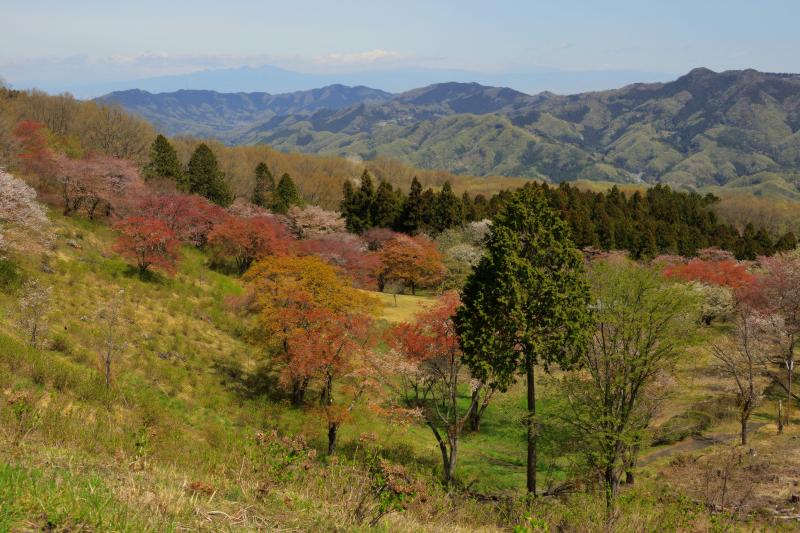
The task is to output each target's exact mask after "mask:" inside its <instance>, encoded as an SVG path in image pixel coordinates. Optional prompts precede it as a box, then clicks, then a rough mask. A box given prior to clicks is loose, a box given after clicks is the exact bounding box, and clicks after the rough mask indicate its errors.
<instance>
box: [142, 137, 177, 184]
mask: <svg viewBox="0 0 800 533" xmlns="http://www.w3.org/2000/svg"><path fill="white" fill-rule="evenodd" d="M144 177H145V178H146V179H155V178H169V179H171V180H173V181H175V183H176V184H177V185H178V186H179V187H181V188H183V187H185V185H186V183H185V181H184V178H185V176H184V174H183V168H181V162H180V161H178V153H177V152H176V151H175V148H174V147H173V146H172V144H170V142H169V141H168V140H167V138H166V137H164V136H163V135H161V134H159V135H158V136H157V137H156V139H155V140H154V141H153V144H152V145H150V160H149V161H148V162H147V165H145V167H144Z"/></svg>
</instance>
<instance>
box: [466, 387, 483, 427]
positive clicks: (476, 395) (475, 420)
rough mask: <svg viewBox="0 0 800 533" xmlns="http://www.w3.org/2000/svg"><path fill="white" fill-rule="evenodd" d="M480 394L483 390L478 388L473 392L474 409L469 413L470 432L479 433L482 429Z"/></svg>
mask: <svg viewBox="0 0 800 533" xmlns="http://www.w3.org/2000/svg"><path fill="white" fill-rule="evenodd" d="M480 394H481V389H480V387H478V388H477V389H475V390H474V391H472V409H471V410H470V412H469V430H470V431H475V432H478V431H480V429H481V412H480V405H479V401H478V400H480Z"/></svg>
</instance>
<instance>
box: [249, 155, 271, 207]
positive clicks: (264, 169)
mask: <svg viewBox="0 0 800 533" xmlns="http://www.w3.org/2000/svg"><path fill="white" fill-rule="evenodd" d="M255 174H256V183H255V187H254V189H253V197H252V202H253V203H254V204H255V205H257V206H260V207H265V208H268V207H269V206H270V205H271V203H272V199H273V196H274V194H275V178H274V177H273V176H272V172H270V171H269V167H268V166H267V164H266V163H264V162H263V161H262V162H261V163H259V164H258V165H257V166H256V173H255Z"/></svg>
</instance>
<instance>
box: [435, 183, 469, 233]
mask: <svg viewBox="0 0 800 533" xmlns="http://www.w3.org/2000/svg"><path fill="white" fill-rule="evenodd" d="M463 222H464V206H463V204H462V203H461V200H459V199H458V196H456V195H455V193H454V192H453V188H452V187H451V186H450V182H449V181H446V182H445V183H444V185H443V186H442V190H441V191H439V194H438V195H437V196H436V208H435V210H434V212H433V227H434V229H435V230H436V231H439V232H441V231H444V230H446V229H447V228H453V227H456V226H460V225H461V224H463Z"/></svg>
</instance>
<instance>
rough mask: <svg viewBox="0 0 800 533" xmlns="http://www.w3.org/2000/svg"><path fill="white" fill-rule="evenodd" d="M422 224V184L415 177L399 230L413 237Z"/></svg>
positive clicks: (404, 206)
mask: <svg viewBox="0 0 800 533" xmlns="http://www.w3.org/2000/svg"><path fill="white" fill-rule="evenodd" d="M422 224H423V221H422V184H421V183H420V182H419V180H418V179H417V177H416V176H414V178H413V179H412V180H411V188H410V189H409V191H408V196H407V197H406V201H405V203H404V205H403V214H402V215H401V216H400V221H399V223H398V225H397V226H398V227H397V229H399V230H400V231H404V232H406V233H410V234H412V235H413V234H415V233H417V232H418V231H419V230H420V228H421V227H422Z"/></svg>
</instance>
